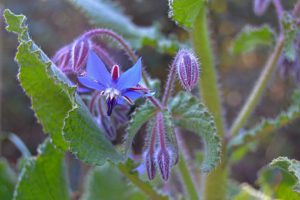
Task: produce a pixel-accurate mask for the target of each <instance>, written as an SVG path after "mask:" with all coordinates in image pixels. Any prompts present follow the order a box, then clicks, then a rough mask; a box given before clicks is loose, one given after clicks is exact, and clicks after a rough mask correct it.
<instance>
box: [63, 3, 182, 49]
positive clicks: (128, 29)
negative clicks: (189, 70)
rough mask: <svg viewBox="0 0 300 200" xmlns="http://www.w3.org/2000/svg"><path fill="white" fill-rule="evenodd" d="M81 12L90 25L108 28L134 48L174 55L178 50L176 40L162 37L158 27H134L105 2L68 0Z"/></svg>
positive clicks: (116, 9)
mask: <svg viewBox="0 0 300 200" xmlns="http://www.w3.org/2000/svg"><path fill="white" fill-rule="evenodd" d="M68 1H69V2H70V3H71V4H72V5H74V6H75V7H77V8H78V9H79V10H80V11H82V12H83V13H84V14H85V15H86V16H87V17H88V18H89V19H90V22H91V24H93V25H96V26H98V27H102V28H109V29H112V30H113V31H115V32H117V33H119V34H122V36H123V37H124V38H125V39H126V40H128V41H129V42H130V44H131V45H132V46H133V47H134V48H141V47H143V46H152V47H154V48H156V49H157V50H159V51H162V52H169V53H175V52H176V50H177V49H178V48H179V43H178V42H177V41H176V40H174V39H173V40H170V39H167V38H165V37H163V36H162V35H161V34H160V32H159V30H158V26H148V27H141V26H137V25H135V24H134V23H133V22H132V21H131V19H130V18H129V17H128V16H126V15H125V14H124V13H123V12H122V10H121V9H120V7H119V6H117V5H116V4H115V3H113V2H111V1H105V0H68Z"/></svg>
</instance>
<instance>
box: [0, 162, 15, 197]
mask: <svg viewBox="0 0 300 200" xmlns="http://www.w3.org/2000/svg"><path fill="white" fill-rule="evenodd" d="M16 182H17V176H16V174H15V172H14V171H13V170H12V169H11V168H10V166H9V164H8V162H7V161H6V160H5V159H4V158H0V199H12V197H13V192H14V187H15V184H16Z"/></svg>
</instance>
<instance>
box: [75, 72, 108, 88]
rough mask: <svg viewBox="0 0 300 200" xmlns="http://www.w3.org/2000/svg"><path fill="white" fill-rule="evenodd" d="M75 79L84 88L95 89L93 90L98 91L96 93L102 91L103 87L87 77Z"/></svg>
mask: <svg viewBox="0 0 300 200" xmlns="http://www.w3.org/2000/svg"><path fill="white" fill-rule="evenodd" d="M77 78H78V81H79V82H80V83H81V84H82V85H84V86H86V87H88V88H92V89H95V90H98V91H100V90H103V89H104V86H103V85H101V84H99V83H98V82H97V81H95V80H93V79H91V78H89V77H87V76H79V77H77Z"/></svg>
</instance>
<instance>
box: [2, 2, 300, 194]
mask: <svg viewBox="0 0 300 200" xmlns="http://www.w3.org/2000/svg"><path fill="white" fill-rule="evenodd" d="M69 1H70V2H72V4H74V5H75V6H76V7H78V8H79V7H80V10H83V11H85V10H84V9H95V8H99V6H100V8H101V9H103V8H104V9H103V10H104V11H105V12H99V11H98V10H96V12H92V13H93V16H88V18H89V19H91V21H92V24H93V25H96V26H104V27H105V28H111V29H113V30H116V31H117V32H120V33H122V34H123V36H124V37H125V38H126V39H129V41H130V42H131V44H132V46H134V47H136V48H140V51H139V53H140V54H142V55H145V56H144V57H145V61H146V63H147V65H149V66H151V67H149V71H150V72H151V75H159V77H161V78H164V77H165V74H166V71H167V70H166V69H167V65H168V63H170V61H171V58H170V56H169V55H166V54H165V55H157V53H156V51H158V52H166V53H167V54H173V53H174V52H175V51H176V49H177V48H179V47H180V46H182V43H185V42H187V44H186V45H187V46H188V41H187V40H186V39H187V36H186V33H185V32H184V31H183V30H181V29H178V28H176V27H175V26H174V24H173V23H171V22H169V21H168V19H167V2H166V1H145V0H141V1H136V2H134V3H133V2H132V1H128V0H124V1H114V2H115V3H116V4H118V5H117V6H116V5H112V4H108V3H107V1H103V0H101V1H97V2H98V3H97V2H96V1H94V3H97V4H94V6H92V7H88V8H83V7H82V5H81V4H80V2H82V1H79V0H78V1H75V0H74V1H71V0H69ZM89 1H91V0H89ZM174 2H175V3H180V2H179V1H175V0H174ZM222 2H223V1H222ZM224 2H225V1H224ZM224 2H223V3H222V4H220V5H219V4H213V5H212V7H214V10H216V12H217V13H219V15H218V16H217V15H216V14H215V13H214V12H212V13H210V17H211V21H212V23H211V30H212V32H211V36H212V38H213V40H214V44H215V46H214V51H215V53H216V55H218V69H219V70H220V73H221V74H220V80H221V82H222V85H221V87H222V88H223V89H224V92H223V97H224V102H223V103H224V106H225V108H226V114H225V116H226V118H227V119H228V123H230V122H231V121H232V118H233V116H235V115H236V113H237V111H238V110H239V108H240V107H241V105H242V102H243V101H244V99H245V98H246V97H247V95H248V93H249V90H250V88H251V86H252V84H253V82H254V80H255V79H256V77H257V74H258V73H259V71H260V70H261V66H262V65H263V64H264V61H265V58H266V55H267V54H268V53H269V49H263V48H259V49H258V51H257V52H252V51H250V50H252V49H253V48H254V46H256V45H257V44H263V45H266V44H267V45H269V44H272V42H273V40H272V37H273V35H272V34H271V31H269V29H268V30H267V29H265V28H264V27H263V29H262V30H263V31H262V32H263V33H264V34H263V36H262V35H261V32H260V31H261V29H257V30H259V31H253V32H254V33H255V34H252V31H250V33H251V34H250V36H249V37H248V36H247V37H246V38H244V36H243V37H240V38H242V39H240V43H239V44H238V45H237V47H236V48H237V49H240V48H238V47H240V46H244V45H245V46H246V47H247V48H245V49H248V50H247V54H243V55H241V56H240V57H234V58H233V57H231V55H228V52H229V51H230V48H231V47H232V46H231V45H232V43H233V41H235V36H236V35H237V33H238V32H240V30H241V29H242V27H243V26H244V24H246V23H249V24H251V26H260V27H261V24H262V22H267V23H269V24H271V25H272V27H276V23H275V21H274V19H275V18H276V17H275V15H274V9H273V8H272V7H270V8H269V10H268V13H267V14H266V15H265V16H263V17H262V18H258V17H256V16H254V15H253V13H252V11H251V5H252V1H250V0H248V1H233V0H229V1H227V4H226V3H224ZM294 2H295V1H284V2H283V3H284V5H285V6H286V7H287V8H288V9H291V8H292V5H293V3H294ZM5 4H6V5H5V7H10V8H13V9H14V10H15V11H17V12H23V13H25V14H26V15H28V16H29V18H30V19H31V21H30V28H31V30H33V31H32V32H33V34H32V35H33V38H34V39H35V41H36V42H37V44H38V46H42V47H43V49H44V50H45V52H47V53H48V55H51V54H52V55H53V54H54V52H55V50H56V49H59V48H60V46H62V45H63V44H65V43H69V42H70V41H71V40H73V39H74V38H75V37H77V36H78V35H79V34H81V33H82V32H84V31H86V30H88V29H89V28H91V27H90V26H89V25H88V24H87V22H86V20H85V18H84V16H83V15H81V14H80V13H79V12H78V10H75V9H74V8H73V7H71V6H69V4H66V3H64V2H63V1H54V0H53V1H49V0H48V1H47V0H44V1H37V0H29V1H26V3H24V1H19V0H12V1H7V2H5ZM99 4H100V5H99ZM119 4H120V5H119ZM224 4H225V5H224ZM101 6H102V7H101ZM120 6H122V7H124V10H120ZM143 9H149V10H151V9H152V11H156V12H155V17H153V16H151V15H149V16H148V15H145V14H144V12H143V11H144V10H143ZM180 12H181V11H179V17H178V18H177V19H178V21H179V24H181V25H183V26H184V27H189V24H190V23H191V22H192V20H193V16H194V15H195V13H193V12H191V13H188V14H189V15H190V17H188V18H182V15H181V14H180ZM182 12H183V13H185V12H184V11H182ZM124 13H126V15H131V16H132V17H131V18H132V19H131V18H129V17H127V16H126V15H123V14H124ZM177 13H178V12H177ZM107 15H109V16H114V17H107ZM95 16H96V17H97V16H104V17H101V18H98V21H97V19H96V20H94V21H93V20H92V18H93V17H95ZM175 18H176V17H175ZM99 19H101V20H99ZM132 21H134V22H132ZM153 21H160V23H159V24H158V23H157V22H156V24H155V25H154V26H152V25H149V24H151V23H152V22H153ZM181 21H182V22H181ZM110 22H112V23H113V24H114V25H117V26H110ZM122 22H126V23H122ZM74 24H76V25H74ZM125 24H126V25H128V24H130V25H128V26H125ZM136 24H139V25H136ZM290 25H291V24H288V23H287V25H286V26H285V30H286V31H290V30H291V31H290V32H291V33H293V30H292V29H293V26H290ZM291 27H292V29H290V28H291ZM132 29H134V30H137V31H132ZM130 30H131V31H130ZM254 30H256V29H254ZM257 32H258V33H259V34H258V33H257ZM174 33H175V34H176V37H175V36H173V34H174ZM216 33H217V34H218V36H217V35H216ZM241 35H243V33H241ZM241 35H240V36H241ZM253 35H254V36H253ZM4 38H5V40H3V47H4V48H3V50H4V52H3V62H4V64H3V66H4V68H3V73H4V74H3V81H2V83H3V86H2V90H1V92H2V95H3V99H2V102H1V103H2V107H3V110H1V112H2V116H4V117H2V119H1V122H2V126H3V127H2V128H3V129H7V130H11V131H14V132H17V133H20V135H21V137H22V138H23V139H24V140H25V143H26V144H28V146H29V147H30V149H31V151H33V152H34V151H35V149H36V145H37V144H38V143H40V141H41V140H42V138H43V136H42V134H41V133H42V130H41V128H40V127H39V126H38V125H37V123H36V120H35V119H34V116H33V113H32V112H31V111H29V109H28V108H29V101H28V99H27V98H25V97H24V94H23V92H22V90H21V89H20V87H19V86H18V83H17V82H16V79H15V78H14V77H15V75H16V73H17V72H16V65H15V64H14V63H13V54H14V52H15V46H16V43H15V41H13V40H12V39H11V38H12V37H11V36H8V34H6V33H4ZM6 38H7V39H6ZM262 38H263V39H262ZM156 39H159V42H157V40H156ZM293 39H294V35H293V34H291V39H290V43H289V46H286V52H291V53H288V55H291V56H292V55H293V49H292V48H291V46H292V44H293ZM174 41H175V42H174ZM248 41H251V42H249V43H248ZM173 42H174V43H173ZM149 46H150V47H151V48H153V49H154V50H153V49H151V48H149ZM183 46H185V45H183ZM142 47H143V48H142ZM249 49H250V50H249ZM237 51H238V52H241V50H237ZM149 55H151V56H149ZM116 56H118V57H120V59H122V58H121V56H120V55H116ZM147 57H150V58H147ZM161 63H163V64H161ZM162 83H164V82H162ZM292 87H293V83H291V82H290V81H288V80H285V81H282V80H279V79H278V77H277V76H274V80H273V82H272V84H270V90H268V91H267V92H266V95H265V97H264V99H263V100H262V102H261V104H260V105H259V106H258V108H257V109H256V111H255V112H254V114H253V118H252V119H251V120H250V123H249V127H252V125H253V124H255V123H256V122H258V121H260V119H261V117H266V118H274V116H275V114H276V113H278V112H279V110H281V109H282V108H286V107H287V103H286V102H287V99H288V98H289V96H290V94H291V90H292V89H291V88H292ZM285 110H288V111H289V110H290V108H288V109H285ZM287 113H289V112H287ZM287 113H284V115H285V117H282V118H280V117H279V118H276V117H275V121H276V123H277V122H278V120H279V121H280V122H285V118H286V116H288V117H291V115H288V114H287ZM293 116H294V115H292V117H293ZM277 119H278V120H277ZM298 121H299V120H297V121H296V122H298ZM16 122H18V123H16ZM263 123H266V124H267V126H261V127H263V128H264V127H270V126H269V125H270V124H269V122H268V123H267V122H266V121H264V122H262V124H263ZM271 124H272V123H271ZM247 130H248V129H247ZM257 130H261V129H255V130H254V132H255V134H254V135H256V133H258V132H257ZM298 130H299V123H294V126H290V128H285V129H282V130H280V132H284V133H285V134H281V133H279V134H280V137H277V136H276V135H275V136H274V137H265V138H264V139H263V141H261V142H260V144H257V143H256V144H254V143H251V144H250V148H254V146H255V147H256V148H258V150H257V151H256V153H250V154H246V152H248V146H242V147H241V148H239V151H237V152H236V154H238V153H239V152H240V158H239V159H237V160H239V162H238V163H236V165H235V166H234V167H233V170H232V171H233V172H232V175H233V178H235V179H237V180H238V181H240V182H249V183H251V184H253V183H254V180H255V177H256V171H257V169H259V168H261V167H262V166H263V165H265V162H266V161H267V160H270V158H273V157H274V155H278V154H282V155H286V156H290V157H296V158H297V159H298V160H299V159H300V157H299V155H300V150H299V148H298V146H299V142H297V141H299V140H300V136H299V131H298ZM246 135H247V134H246ZM250 135H251V134H250ZM70 137H71V136H70ZM188 140H190V141H189V144H190V148H191V149H193V148H198V146H199V142H197V141H193V139H188ZM243 140H244V139H243ZM273 140H275V144H276V145H272V144H274V142H273V143H272V141H273ZM74 142H76V141H75V140H74ZM279 143H284V144H285V145H284V146H285V147H284V149H285V151H284V150H283V149H282V148H281V145H279ZM241 144H242V143H241ZM277 144H278V145H277ZM5 147H7V148H5ZM88 147H89V145H84V146H82V149H86V148H88ZM2 149H3V153H4V154H5V155H6V156H8V157H9V158H10V161H13V163H14V162H15V160H16V158H17V157H18V154H17V153H16V151H13V148H12V147H11V146H8V145H6V144H5V145H4V146H3V147H2ZM7 149H9V150H7ZM241 152H242V153H241ZM242 158H243V159H242ZM284 162H287V163H288V162H289V161H284ZM5 165H7V164H5ZM6 167H8V166H6ZM6 167H5V168H6ZM105 167H106V168H104V167H103V168H96V169H93V171H92V172H90V174H92V173H95V174H98V175H99V174H100V175H99V176H100V177H99V176H96V177H94V178H95V180H93V179H92V178H91V176H89V177H90V178H89V181H103V180H104V183H107V182H106V181H105V177H107V176H106V175H107V174H105V173H103V174H102V176H103V177H101V173H98V172H102V171H104V172H109V171H111V172H113V171H114V169H113V168H109V167H107V166H105ZM283 169H284V170H281V172H280V173H281V175H278V174H280V173H279V172H278V169H272V170H270V169H268V170H269V171H268V170H267V171H268V172H263V171H262V172H261V174H262V178H261V179H260V180H261V181H259V182H261V184H260V185H261V186H262V189H263V191H264V192H265V193H267V194H274V191H271V190H273V189H274V188H277V191H275V193H278V191H279V190H281V189H282V188H283V189H284V190H286V189H287V188H290V186H293V185H294V183H295V179H294V178H295V177H293V176H291V175H290V173H289V172H287V171H288V168H283ZM105 170H106V171H105ZM9 171H11V170H9ZM270 171H272V172H270ZM12 174H13V175H12V176H11V177H10V178H8V179H12V180H9V181H8V182H7V183H8V184H9V185H10V186H9V187H10V189H8V190H9V191H10V192H11V191H12V185H11V184H12V183H13V182H14V181H15V179H14V177H15V175H14V173H13V172H12ZM114 175H115V174H114ZM278 176H279V178H281V182H280V184H279V187H277V186H278V179H277V178H278ZM282 177H283V178H282ZM6 178H7V177H6ZM6 178H5V179H6ZM97 178H99V180H98V179H97ZM114 178H115V179H116V180H119V181H120V182H121V183H123V181H124V178H123V177H120V176H118V175H115V176H114ZM285 180H287V183H288V186H289V187H286V185H284V186H281V185H282V183H284V181H285ZM274 181H275V182H274ZM282 181H283V182H282ZM270 183H271V185H270ZM272 183H274V184H273V185H272ZM0 185H1V184H0ZM108 185H109V184H108ZM128 187H129V186H128V185H126V186H124V185H123V186H120V188H121V189H120V190H122V191H123V192H124V191H125V188H128ZM1 189H2V188H1ZM101 189H102V188H101ZM101 191H103V192H105V190H99V192H101ZM10 192H9V193H10ZM97 192H98V191H97ZM241 193H243V194H240V195H242V196H243V195H245V196H247V197H249V195H250V194H251V193H252V194H253V193H254V194H256V193H257V194H261V192H260V191H258V190H256V189H254V188H253V187H252V186H249V185H246V184H245V185H244V187H242V192H241ZM245 193H246V194H245ZM293 194H294V193H293ZM8 195H11V193H10V194H8ZM250 196H251V195H250ZM296 197H298V196H295V198H296ZM0 198H1V197H0ZM245 198H246V197H245ZM249 198H250V197H249Z"/></svg>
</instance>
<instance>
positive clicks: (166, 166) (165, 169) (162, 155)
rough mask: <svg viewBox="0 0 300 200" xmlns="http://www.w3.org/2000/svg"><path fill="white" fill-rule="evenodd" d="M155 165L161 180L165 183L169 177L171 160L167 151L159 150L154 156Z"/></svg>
mask: <svg viewBox="0 0 300 200" xmlns="http://www.w3.org/2000/svg"><path fill="white" fill-rule="evenodd" d="M156 160H157V164H158V167H159V170H160V174H161V177H162V179H164V180H165V181H167V180H168V179H169V176H170V171H171V165H172V158H171V155H170V153H169V151H168V150H167V149H160V150H159V151H158V153H157V156H156Z"/></svg>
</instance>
